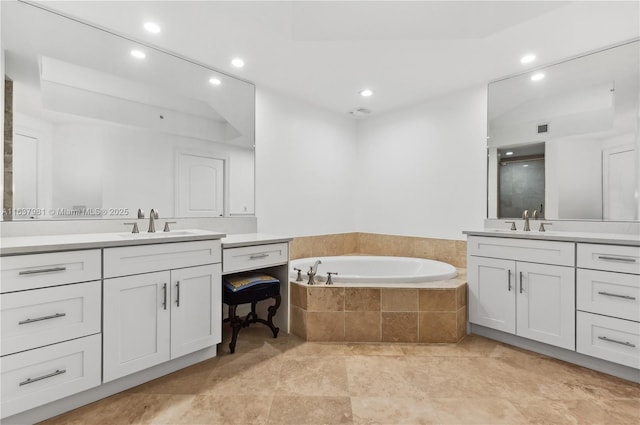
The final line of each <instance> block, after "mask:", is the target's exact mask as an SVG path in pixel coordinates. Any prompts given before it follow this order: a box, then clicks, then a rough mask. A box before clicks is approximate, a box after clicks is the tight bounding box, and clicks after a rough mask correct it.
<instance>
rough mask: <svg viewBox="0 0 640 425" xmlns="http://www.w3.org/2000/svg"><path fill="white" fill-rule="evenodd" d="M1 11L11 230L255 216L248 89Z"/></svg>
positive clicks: (82, 31) (39, 18)
mask: <svg viewBox="0 0 640 425" xmlns="http://www.w3.org/2000/svg"><path fill="white" fill-rule="evenodd" d="M1 7H2V52H3V54H4V74H5V86H7V87H8V89H7V88H5V110H7V109H8V110H10V111H11V110H12V111H11V112H10V113H9V114H8V116H7V117H5V123H8V127H9V128H11V127H12V136H13V137H12V138H13V140H12V141H11V142H10V144H12V146H9V148H8V149H7V142H6V141H5V151H6V152H5V153H6V154H7V155H8V156H9V164H10V165H9V167H11V168H12V170H11V171H12V173H13V176H12V178H10V179H9V183H8V184H7V182H5V188H4V193H5V207H6V206H7V201H9V202H10V203H11V208H13V212H14V214H13V216H12V217H11V218H12V219H13V220H19V219H41V220H42V219H63V218H74V219H78V218H102V219H104V218H118V219H121V218H124V217H134V216H135V215H136V213H137V210H138V208H143V209H145V210H147V211H148V210H149V209H151V208H155V209H157V210H158V211H160V215H161V216H164V217H218V216H236V215H253V214H254V137H255V134H254V133H255V131H254V126H255V86H254V85H253V84H251V83H248V82H246V81H241V80H239V79H237V78H233V77H230V76H228V75H225V74H223V73H220V72H217V71H215V70H213V69H210V68H207V67H205V66H202V65H200V64H196V63H194V62H192V61H189V60H186V59H184V58H180V57H178V56H176V55H173V54H169V53H167V52H163V51H160V50H159V49H155V48H153V47H152V46H148V45H144V44H141V43H139V42H136V41H134V40H130V39H127V38H124V37H121V36H119V35H115V34H112V33H110V32H107V31H104V30H102V29H99V28H96V27H93V26H90V25H87V24H85V23H81V22H78V21H76V20H73V19H70V18H68V17H64V16H61V15H59V14H57V13H53V12H51V11H48V10H44V9H42V8H40V7H37V6H34V5H30V4H25V3H22V2H2V5H1ZM11 88H12V90H11ZM11 91H12V92H13V93H12V95H11ZM7 119H8V120H9V122H8V121H7ZM5 126H6V127H7V125H5ZM5 219H7V217H5Z"/></svg>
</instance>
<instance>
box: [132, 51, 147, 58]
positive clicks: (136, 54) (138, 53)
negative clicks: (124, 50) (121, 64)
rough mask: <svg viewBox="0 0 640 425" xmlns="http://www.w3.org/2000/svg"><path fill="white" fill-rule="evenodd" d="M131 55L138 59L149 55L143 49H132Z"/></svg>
mask: <svg viewBox="0 0 640 425" xmlns="http://www.w3.org/2000/svg"><path fill="white" fill-rule="evenodd" d="M131 56H133V57H134V58H138V59H144V58H146V57H147V55H145V54H144V52H143V51H142V50H132V51H131Z"/></svg>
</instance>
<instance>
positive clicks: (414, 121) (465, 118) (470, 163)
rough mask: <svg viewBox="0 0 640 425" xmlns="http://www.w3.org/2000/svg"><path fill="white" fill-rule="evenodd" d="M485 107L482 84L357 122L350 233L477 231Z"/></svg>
mask: <svg viewBox="0 0 640 425" xmlns="http://www.w3.org/2000/svg"><path fill="white" fill-rule="evenodd" d="M486 107H487V93H486V86H484V85H483V86H481V87H474V88H470V89H467V90H463V91H460V92H456V93H452V94H450V95H447V96H443V97H440V98H437V99H432V100H430V101H428V102H426V103H424V104H420V105H417V106H413V107H409V108H404V109H401V110H397V111H393V112H390V113H387V114H384V115H380V116H375V115H374V116H372V117H371V118H368V119H367V120H365V121H362V122H361V123H360V126H359V132H358V161H357V170H358V176H357V187H356V193H357V197H356V198H357V204H356V205H357V212H356V217H357V218H356V220H357V230H358V231H360V232H372V233H385V234H396V235H407V236H419V237H432V238H443V239H459V240H464V239H465V236H464V235H462V233H461V232H462V231H463V230H469V229H480V228H482V227H483V220H484V218H485V216H486V196H487V192H486V163H487V153H486V134H487V132H486V116H487V115H486Z"/></svg>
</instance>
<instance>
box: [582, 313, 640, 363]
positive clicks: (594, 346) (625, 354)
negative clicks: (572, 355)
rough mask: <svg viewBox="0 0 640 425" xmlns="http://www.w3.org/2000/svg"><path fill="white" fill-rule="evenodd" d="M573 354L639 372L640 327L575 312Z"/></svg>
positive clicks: (626, 322) (635, 324)
mask: <svg viewBox="0 0 640 425" xmlns="http://www.w3.org/2000/svg"><path fill="white" fill-rule="evenodd" d="M576 334H577V335H576V346H577V348H576V351H578V352H579V353H582V354H587V355H589V356H593V357H598V358H600V359H604V360H609V361H611V362H614V363H619V364H623V365H625V366H630V367H634V368H636V369H640V323H638V322H632V321H629V320H622V319H614V318H612V317H607V316H600V315H598V314H591V313H584V312H582V311H578V312H577V321H576Z"/></svg>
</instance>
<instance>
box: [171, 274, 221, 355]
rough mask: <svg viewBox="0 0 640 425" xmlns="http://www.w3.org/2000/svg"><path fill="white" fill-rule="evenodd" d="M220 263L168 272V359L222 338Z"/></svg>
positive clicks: (208, 345) (219, 340) (215, 342)
mask: <svg viewBox="0 0 640 425" xmlns="http://www.w3.org/2000/svg"><path fill="white" fill-rule="evenodd" d="M221 333H222V276H221V267H220V264H212V265H208V266H200V267H189V268H186V269H178V270H172V271H171V358H172V359H173V358H176V357H179V356H183V355H185V354H188V353H192V352H194V351H197V350H200V349H202V348H205V347H210V346H212V345H215V344H217V343H219V342H221V341H222V334H221Z"/></svg>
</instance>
